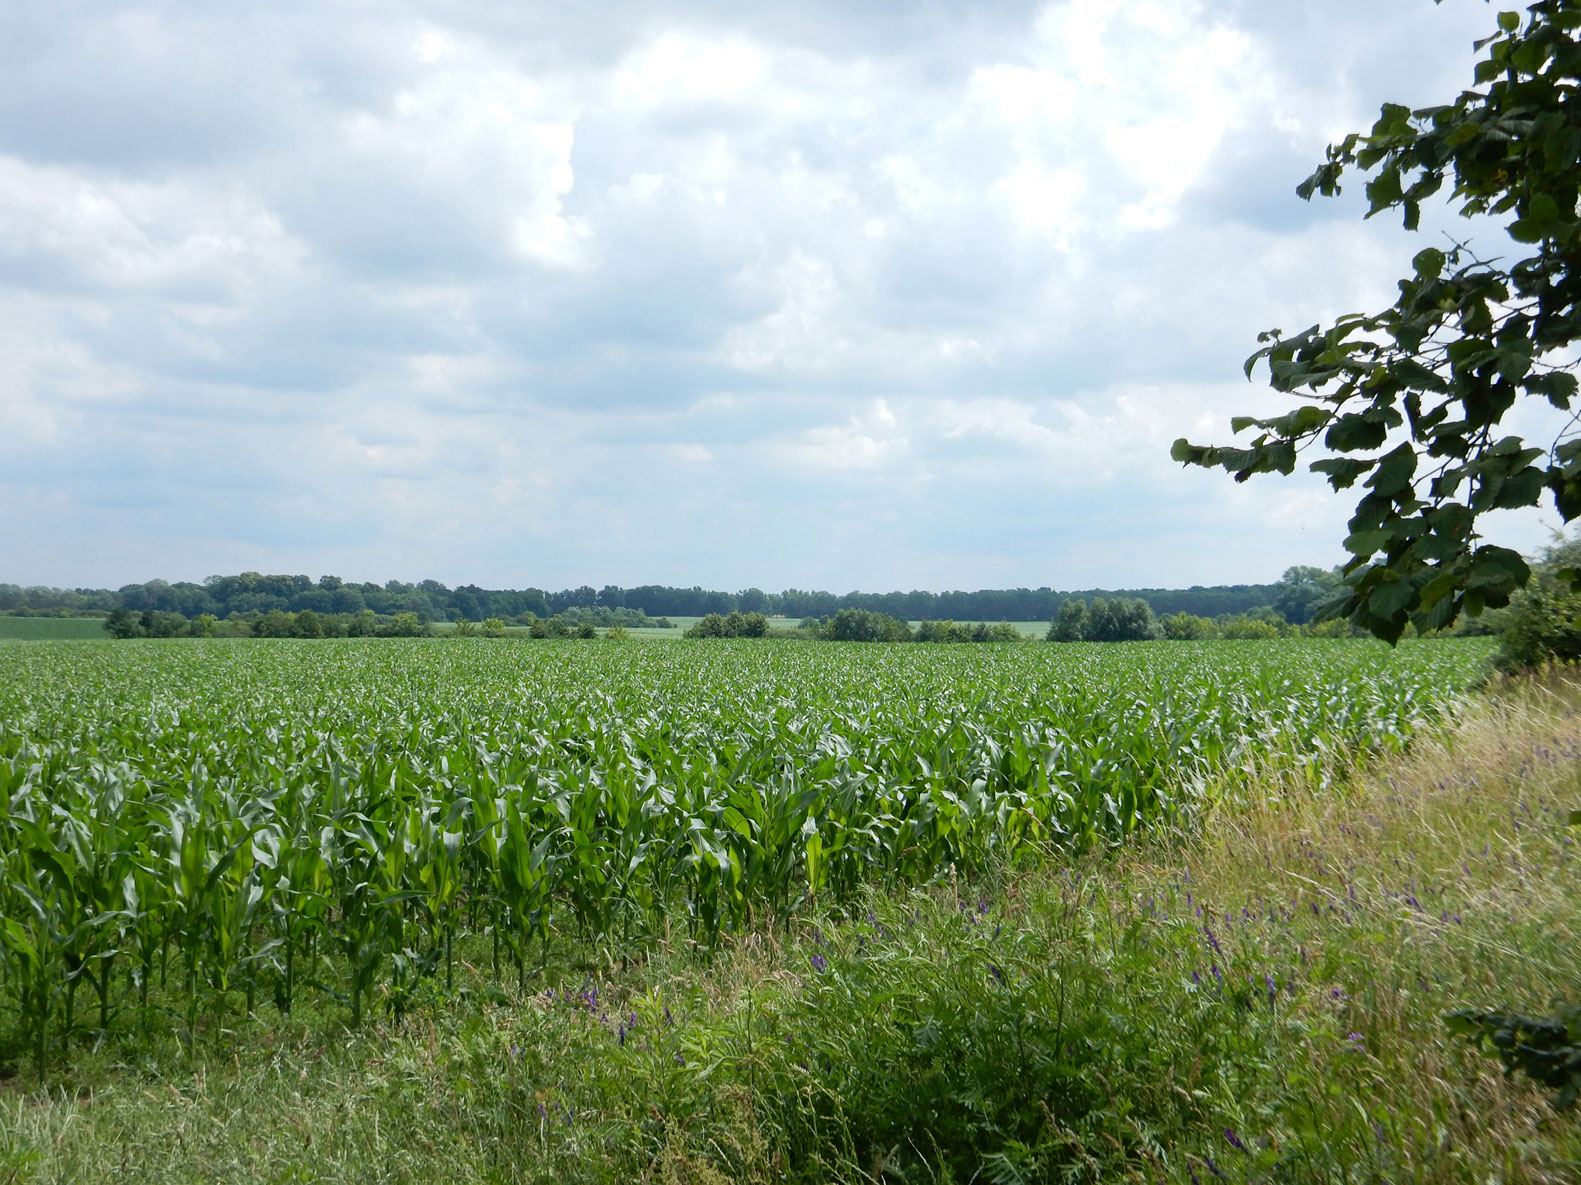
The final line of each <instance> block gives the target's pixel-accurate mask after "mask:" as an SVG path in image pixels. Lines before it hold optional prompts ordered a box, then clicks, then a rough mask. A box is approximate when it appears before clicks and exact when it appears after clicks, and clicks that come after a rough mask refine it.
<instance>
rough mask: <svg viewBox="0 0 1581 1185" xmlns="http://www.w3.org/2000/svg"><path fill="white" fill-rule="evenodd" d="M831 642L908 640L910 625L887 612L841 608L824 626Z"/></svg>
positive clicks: (826, 635)
mask: <svg viewBox="0 0 1581 1185" xmlns="http://www.w3.org/2000/svg"><path fill="white" fill-rule="evenodd" d="M823 636H824V637H825V638H827V639H828V640H829V641H831V642H909V641H911V627H910V626H908V625H907V624H906V623H905V622H904V621H899V620H897V619H896V618H893V617H891V616H890V615H889V614H887V613H872V612H869V611H868V610H866V609H841V610H840V612H838V613H836V614H835V615H834V617H833V618H831V619H830V621H829V624H828V625H827V626H825V627H824V631H823Z"/></svg>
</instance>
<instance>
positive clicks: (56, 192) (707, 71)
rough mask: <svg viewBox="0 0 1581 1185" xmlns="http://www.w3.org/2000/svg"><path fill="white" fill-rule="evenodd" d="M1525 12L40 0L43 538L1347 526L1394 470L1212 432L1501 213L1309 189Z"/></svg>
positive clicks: (804, 577)
mask: <svg viewBox="0 0 1581 1185" xmlns="http://www.w3.org/2000/svg"><path fill="white" fill-rule="evenodd" d="M1494 14H1495V10H1494V9H1492V8H1490V7H1488V6H1487V5H1486V4H1485V3H1482V2H1481V0H1446V2H1445V3H1443V4H1442V5H1434V4H1433V3H1431V2H1430V0H1391V2H1390V3H1389V4H1387V5H1379V4H1377V3H1376V2H1375V0H1325V3H1323V4H1320V5H1319V4H1312V3H1309V2H1308V0H1201V2H1197V0H1066V2H1059V3H1050V4H1035V3H1022V2H1020V0H1001V2H998V3H994V4H959V3H957V4H949V3H941V2H929V0H915V2H911V3H898V2H891V0H864V2H863V3H857V4H852V3H849V2H846V3H833V2H825V0H795V2H792V3H778V2H774V0H764V2H762V3H755V4H751V5H741V4H736V3H709V2H706V0H698V2H694V3H686V4H673V3H665V2H664V0H642V2H623V0H611V2H608V3H599V4H571V3H565V2H564V0H554V2H548V0H523V2H520V3H518V2H515V0H511V2H506V0H446V2H445V3H400V2H387V0H380V2H379V3H373V2H372V0H313V2H305V0H273V2H271V3H270V4H268V5H214V4H198V3H177V2H174V0H168V2H141V3H108V2H106V3H99V2H94V0H83V2H81V3H72V4H60V3H58V2H55V0H47V2H41V0H8V2H7V3H6V4H5V5H4V6H3V8H0V358H3V359H4V365H3V366H0V580H4V581H9V582H15V583H21V584H49V585H60V586H92V587H102V586H108V587H117V586H119V585H121V584H124V583H127V582H131V581H142V580H147V579H151V578H153V577H163V578H165V579H169V580H201V579H202V578H204V577H205V576H208V575H211V574H219V573H229V572H238V571H243V570H259V571H264V572H301V573H306V574H309V575H312V576H318V575H322V574H325V573H332V574H335V575H339V576H341V577H343V578H345V579H347V580H358V581H361V580H378V581H381V582H382V581H384V580H387V579H390V578H392V577H393V578H399V579H406V580H416V579H421V578H434V579H438V580H442V581H444V582H446V583H447V584H462V583H477V584H481V585H484V586H486V587H525V586H537V587H545V588H561V587H572V586H576V585H580V584H584V583H586V584H591V585H593V586H594V587H599V586H602V585H604V584H611V583H612V584H618V585H627V586H629V585H635V584H643V583H660V584H679V585H692V584H701V585H703V586H705V587H709V588H723V589H732V590H733V589H739V588H745V587H749V586H757V587H761V588H766V589H771V590H778V589H782V588H788V587H798V588H822V589H830V590H833V591H836V592H844V591H848V590H852V589H862V590H867V591H884V590H889V589H897V588H898V589H910V588H929V589H937V590H943V589H951V588H966V589H973V588H992V587H1015V586H1029V587H1040V586H1050V587H1054V588H1059V589H1070V588H1090V587H1102V588H1120V587H1184V586H1188V585H1192V584H1220V583H1240V582H1264V581H1272V580H1275V579H1277V578H1278V576H1279V575H1280V573H1281V572H1282V571H1283V570H1284V569H1285V568H1286V567H1288V566H1290V565H1292V564H1308V563H1310V564H1320V565H1325V566H1326V565H1329V564H1332V563H1335V562H1338V561H1340V560H1341V559H1342V558H1343V552H1342V550H1341V548H1340V541H1341V539H1342V538H1343V537H1344V535H1345V533H1346V532H1345V526H1344V522H1345V519H1346V518H1347V517H1348V512H1349V505H1351V504H1353V502H1354V494H1352V495H1351V496H1350V499H1349V502H1347V500H1346V499H1345V498H1344V497H1339V496H1335V495H1333V494H1332V493H1330V492H1329V491H1328V490H1327V487H1326V486H1325V485H1324V484H1323V483H1322V481H1321V479H1319V478H1316V477H1314V476H1312V475H1308V474H1298V475H1297V476H1294V477H1291V478H1280V477H1263V478H1258V479H1254V480H1253V481H1251V482H1249V483H1247V484H1244V485H1237V484H1235V483H1234V482H1232V481H1231V480H1230V479H1229V478H1228V477H1227V476H1226V475H1225V474H1223V473H1222V472H1217V473H1216V472H1209V471H1206V470H1201V469H1189V470H1187V469H1183V468H1182V467H1180V466H1178V465H1176V464H1174V463H1173V462H1171V461H1170V459H1169V446H1170V443H1171V442H1172V441H1173V440H1174V439H1175V438H1176V437H1178V436H1188V437H1190V438H1191V439H1192V440H1193V441H1195V442H1196V443H1225V442H1227V441H1228V440H1229V439H1230V434H1229V428H1228V421H1229V417H1230V416H1231V415H1235V414H1258V415H1264V414H1277V413H1278V412H1279V411H1281V410H1284V409H1285V407H1286V406H1287V404H1285V403H1284V402H1282V401H1281V399H1280V397H1278V396H1276V395H1275V394H1274V393H1272V392H1270V391H1269V390H1268V389H1267V388H1266V385H1265V384H1263V383H1262V382H1251V383H1249V382H1248V381H1247V380H1246V378H1245V377H1244V375H1243V374H1242V370H1241V367H1242V363H1243V361H1244V360H1245V358H1246V357H1247V355H1249V354H1250V353H1252V351H1253V350H1255V349H1256V348H1257V341H1256V338H1257V334H1258V332H1259V331H1261V330H1265V329H1269V328H1274V327H1278V328H1282V329H1284V330H1286V331H1295V330H1299V329H1302V328H1305V327H1306V326H1308V325H1310V324H1313V323H1315V322H1318V321H1323V320H1327V319H1330V318H1332V317H1334V316H1335V315H1338V314H1341V313H1346V312H1356V311H1364V310H1369V309H1378V308H1382V307H1384V306H1386V305H1388V304H1389V303H1391V302H1392V300H1393V298H1394V294H1395V293H1394V284H1395V281H1396V280H1397V279H1398V278H1399V277H1400V276H1401V275H1404V274H1406V272H1407V268H1408V262H1409V260H1410V258H1411V257H1412V255H1414V254H1415V253H1416V251H1418V250H1420V249H1421V248H1422V247H1423V246H1426V245H1430V244H1435V245H1443V243H1444V241H1445V240H1444V237H1443V235H1444V233H1445V231H1446V229H1447V230H1450V231H1454V232H1455V233H1457V234H1464V233H1466V228H1465V227H1464V226H1456V225H1454V223H1456V222H1457V221H1458V220H1456V219H1453V218H1450V217H1448V216H1447V215H1446V216H1437V215H1434V214H1430V215H1429V216H1428V217H1427V218H1425V219H1424V228H1423V230H1422V231H1421V232H1419V233H1417V234H1414V235H1413V234H1408V233H1406V232H1404V231H1403V230H1402V229H1401V228H1400V226H1399V223H1398V221H1397V220H1396V219H1394V218H1391V217H1380V218H1377V219H1373V220H1371V221H1364V220H1363V219H1362V217H1361V215H1362V213H1363V212H1364V211H1363V207H1362V205H1361V203H1360V200H1359V198H1360V185H1359V184H1353V185H1351V186H1349V187H1348V189H1347V193H1346V194H1345V195H1344V196H1342V197H1341V198H1339V199H1330V200H1324V199H1316V200H1315V201H1314V202H1313V203H1310V204H1309V203H1304V202H1302V201H1301V200H1300V199H1298V198H1297V197H1296V196H1295V193H1294V189H1295V186H1296V184H1297V183H1298V182H1300V181H1301V180H1302V179H1303V178H1304V177H1305V176H1306V175H1307V174H1308V173H1309V172H1310V171H1311V170H1312V168H1313V167H1314V166H1315V165H1316V164H1317V163H1318V162H1319V161H1320V160H1321V159H1322V155H1323V149H1324V146H1325V145H1327V144H1328V143H1330V142H1332V141H1334V140H1337V139H1339V138H1341V137H1342V136H1343V135H1344V134H1345V133H1346V132H1348V131H1352V130H1358V129H1365V128H1366V127H1368V126H1370V124H1371V122H1372V120H1373V119H1374V118H1375V117H1376V114H1377V110H1378V107H1379V105H1380V104H1381V103H1382V102H1384V101H1386V100H1387V101H1395V102H1403V103H1407V104H1410V105H1413V106H1423V105H1428V104H1432V103H1438V102H1445V101H1448V100H1449V99H1450V98H1451V97H1452V96H1453V95H1454V94H1456V93H1457V92H1458V91H1459V90H1461V89H1462V88H1463V87H1466V86H1468V85H1470V82H1471V70H1472V66H1473V63H1474V61H1475V55H1474V53H1473V50H1472V45H1471V43H1472V41H1473V40H1475V39H1477V38H1478V37H1481V36H1484V35H1486V34H1487V33H1489V32H1490V31H1492V29H1493V27H1494V23H1495V20H1494ZM1478 233H1479V234H1480V235H1482V236H1484V237H1483V238H1479V239H1478V240H1477V241H1478V243H1479V245H1481V244H1484V243H1486V242H1488V241H1489V240H1494V241H1493V247H1492V249H1490V253H1497V247H1498V242H1497V241H1496V240H1497V239H1498V237H1499V235H1500V232H1499V231H1498V229H1497V227H1482V228H1480V229H1479V231H1478ZM1516 426H1517V427H1518V428H1522V429H1525V430H1529V431H1532V432H1534V433H1538V434H1540V433H1541V432H1543V431H1545V430H1548V428H1549V427H1550V425H1549V424H1548V423H1547V422H1546V421H1544V420H1542V419H1541V418H1540V417H1536V418H1532V419H1530V420H1529V422H1528V421H1521V422H1518V423H1517V425H1516ZM1544 443H1546V440H1544ZM1556 525H1557V517H1556V516H1555V515H1554V513H1553V512H1552V511H1551V510H1549V511H1547V512H1546V513H1545V514H1539V513H1537V512H1523V513H1520V514H1513V515H1506V516H1505V518H1504V521H1502V522H1499V523H1492V524H1490V530H1489V536H1490V538H1494V539H1496V540H1497V541H1499V542H1504V543H1507V544H1509V545H1511V546H1516V547H1519V548H1521V549H1522V550H1524V551H1528V552H1530V551H1533V550H1536V549H1538V548H1540V547H1541V546H1542V545H1543V544H1544V543H1545V542H1547V541H1548V539H1549V537H1550V531H1551V529H1552V528H1553V527H1554V526H1556Z"/></svg>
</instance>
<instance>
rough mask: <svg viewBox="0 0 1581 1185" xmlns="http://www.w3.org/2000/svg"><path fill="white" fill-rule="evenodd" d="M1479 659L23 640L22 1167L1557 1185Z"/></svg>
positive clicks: (0, 971)
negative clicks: (1517, 1028) (1516, 1065)
mask: <svg viewBox="0 0 1581 1185" xmlns="http://www.w3.org/2000/svg"><path fill="white" fill-rule="evenodd" d="M1490 650H1491V645H1490V644H1489V643H1488V642H1486V641H1485V640H1477V639H1464V640H1442V641H1417V642H1412V643H1408V644H1405V645H1402V646H1401V647H1400V648H1399V649H1398V650H1396V651H1390V650H1389V649H1387V648H1385V647H1383V646H1381V645H1379V644H1377V643H1372V642H1362V641H1350V640H1336V641H1327V640H1300V639H1295V640H1286V641H1278V642H1261V643H1235V642H1216V643H1180V644H1170V643H1142V644H1120V645H1069V646H1033V645H1028V646H948V647H946V646H882V645H870V646H862V645H851V644H839V643H825V644H819V645H806V646H800V645H795V646H792V645H773V644H763V643H754V642H749V641H740V642H705V643H695V644H694V643H686V644H680V645H658V644H647V643H642V642H630V643H627V644H625V645H620V644H615V643H610V642H608V641H605V640H597V641H588V642H577V641H568V642H563V643H559V644H554V645H546V644H543V643H537V642H528V641H517V640H513V639H509V638H507V639H498V640H485V639H455V638H438V639H412V640H374V639H367V640H346V641H328V642H290V641H284V642H272V641H265V640H245V641H243V640H236V641H230V640H214V641H202V640H183V641H170V642H146V641H145V642H133V643H112V642H93V643H71V642H64V643H61V644H58V645H52V646H48V647H42V646H10V647H6V648H4V649H3V650H0V794H3V798H0V803H4V804H5V807H4V814H3V816H0V1180H13V1181H18V1182H34V1181H38V1182H44V1181H51V1182H53V1181H68V1180H70V1181H89V1180H104V1181H108V1180H111V1179H124V1180H132V1179H135V1180H148V1181H172V1182H174V1181H182V1182H186V1181H194V1182H195V1181H210V1180H226V1181H237V1182H241V1181H251V1180H279V1181H340V1180H377V1181H392V1182H393V1181H403V1182H404V1181H411V1182H431V1181H434V1180H439V1179H444V1180H459V1181H469V1182H471V1181H476V1182H484V1181H488V1182H496V1181H562V1180H584V1181H622V1180H634V1179H651V1180H655V1181H661V1180H662V1181H699V1182H716V1181H724V1180H732V1181H740V1182H747V1181H754V1182H755V1181H764V1182H768V1181H784V1180H791V1181H804V1182H808V1183H811V1182H814V1181H852V1182H856V1181H865V1182H872V1181H879V1180H885V1181H888V1180H896V1181H899V1180H922V1181H933V1182H940V1183H942V1182H946V1181H966V1180H971V1179H979V1180H988V1179H996V1180H1025V1181H1067V1180H1108V1179H1121V1180H1124V1179H1136V1180H1146V1181H1152V1180H1159V1181H1171V1182H1178V1183H1179V1185H1186V1182H1188V1181H1202V1180H1207V1179H1210V1178H1212V1179H1217V1176H1216V1174H1221V1175H1222V1176H1223V1177H1225V1178H1228V1179H1233V1180H1248V1181H1250V1180H1267V1181H1307V1180H1334V1181H1345V1180H1356V1181H1363V1180H1377V1181H1395V1180H1415V1181H1424V1182H1427V1181H1440V1180H1453V1181H1466V1182H1468V1183H1470V1182H1478V1183H1480V1182H1482V1181H1485V1180H1486V1179H1487V1178H1488V1176H1489V1174H1490V1173H1493V1172H1494V1171H1495V1169H1497V1172H1498V1174H1499V1178H1500V1179H1501V1180H1506V1181H1533V1182H1535V1181H1548V1180H1562V1179H1566V1175H1567V1173H1568V1172H1569V1171H1570V1170H1571V1169H1572V1168H1576V1167H1578V1166H1581V1137H1577V1134H1576V1132H1575V1131H1574V1130H1573V1129H1574V1124H1573V1122H1570V1121H1568V1120H1559V1121H1557V1122H1556V1123H1554V1122H1549V1121H1548V1120H1547V1119H1545V1116H1547V1115H1548V1114H1549V1103H1548V1102H1547V1101H1546V1100H1545V1099H1544V1098H1543V1097H1541V1095H1539V1094H1538V1093H1537V1092H1535V1090H1534V1089H1533V1088H1531V1087H1530V1086H1525V1087H1522V1086H1521V1085H1520V1084H1506V1083H1505V1082H1504V1080H1503V1079H1502V1078H1501V1076H1500V1075H1499V1073H1498V1069H1497V1066H1496V1064H1493V1063H1488V1062H1486V1061H1485V1060H1484V1059H1480V1058H1478V1057H1477V1056H1476V1054H1475V1053H1474V1052H1473V1051H1471V1050H1470V1048H1469V1047H1468V1046H1467V1045H1466V1044H1465V1042H1463V1041H1459V1040H1458V1039H1451V1038H1450V1037H1449V1036H1448V1035H1447V1034H1446V1032H1445V1030H1444V1028H1443V1023H1442V1019H1441V1018H1442V1015H1443V1014H1444V1013H1445V1012H1446V1011H1448V1010H1450V1009H1452V1008H1457V1007H1464V1006H1468V1005H1469V1006H1490V1005H1498V1004H1501V1003H1506V1002H1513V1003H1518V1004H1522V1005H1524V1006H1527V1007H1530V1008H1533V1009H1537V1008H1541V1007H1545V1006H1547V1005H1548V1003H1549V1002H1550V1001H1551V1000H1553V999H1555V998H1564V996H1565V993H1566V991H1567V990H1568V989H1567V988H1566V987H1565V985H1567V984H1569V985H1571V986H1572V987H1573V984H1574V983H1575V982H1577V979H1578V977H1581V961H1578V955H1577V953H1576V949H1575V946H1574V943H1573V941H1571V940H1570V938H1569V937H1568V935H1570V934H1572V933H1573V932H1574V928H1575V926H1576V925H1577V924H1581V918H1578V917H1577V913H1576V908H1575V904H1574V903H1575V901H1576V900H1577V896H1578V888H1581V886H1578V884H1577V869H1578V867H1581V862H1578V861H1577V860H1576V859H1575V858H1574V857H1573V855H1572V854H1571V847H1570V845H1571V840H1570V838H1569V837H1568V836H1567V835H1566V834H1565V833H1564V818H1565V811H1566V809H1567V807H1568V806H1569V805H1570V803H1571V800H1573V798H1574V764H1575V761H1576V760H1577V758H1578V755H1581V735H1578V733H1581V726H1578V725H1577V724H1576V721H1577V719H1581V717H1577V715H1576V713H1575V708H1576V706H1578V705H1581V692H1577V690H1576V689H1574V688H1556V689H1554V690H1549V689H1546V688H1544V689H1536V690H1534V691H1523V690H1522V689H1520V688H1518V687H1517V688H1513V689H1512V688H1509V687H1501V688H1500V689H1499V690H1498V693H1497V695H1496V696H1494V697H1490V698H1487V699H1480V700H1479V699H1477V698H1475V697H1473V698H1469V699H1468V698H1467V696H1468V691H1469V689H1470V688H1472V687H1473V685H1475V684H1476V683H1478V682H1479V681H1480V680H1481V679H1482V678H1483V670H1484V663H1485V661H1486V659H1487V657H1488V655H1489V653H1490ZM1528 704H1529V705H1534V706H1532V707H1529V708H1528V707H1523V706H1522V705H1528ZM8 1083H9V1085H10V1087H11V1089H8ZM18 1087H22V1088H23V1089H16V1088H18ZM45 1087H48V1088H49V1089H47V1090H46V1089H42V1088H45ZM1566 1124H1568V1126H1566ZM1226 1133H1228V1134H1226ZM1210 1166H1212V1167H1210ZM1550 1169H1552V1172H1551V1173H1550V1171H1549V1170H1550Z"/></svg>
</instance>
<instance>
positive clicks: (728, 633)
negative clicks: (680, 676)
mask: <svg viewBox="0 0 1581 1185" xmlns="http://www.w3.org/2000/svg"><path fill="white" fill-rule="evenodd" d="M768 632H769V619H768V618H767V617H764V616H763V614H761V613H731V614H730V616H728V617H726V616H724V615H723V614H720V613H708V614H705V615H704V616H703V617H702V619H701V620H699V621H698V623H697V624H696V625H694V626H693V627H692V628H691V629H689V630H687V631H686V633H685V634H683V635H682V636H683V637H687V638H762V637H766V636H767V635H768Z"/></svg>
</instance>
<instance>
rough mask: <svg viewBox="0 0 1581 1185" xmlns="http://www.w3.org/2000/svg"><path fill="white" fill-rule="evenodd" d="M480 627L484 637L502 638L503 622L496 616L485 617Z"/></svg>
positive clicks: (503, 633)
mask: <svg viewBox="0 0 1581 1185" xmlns="http://www.w3.org/2000/svg"><path fill="white" fill-rule="evenodd" d="M482 629H483V636H484V637H485V638H502V637H504V636H505V623H504V622H503V621H502V620H500V619H499V618H498V617H485V618H484V619H483V625H482Z"/></svg>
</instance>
